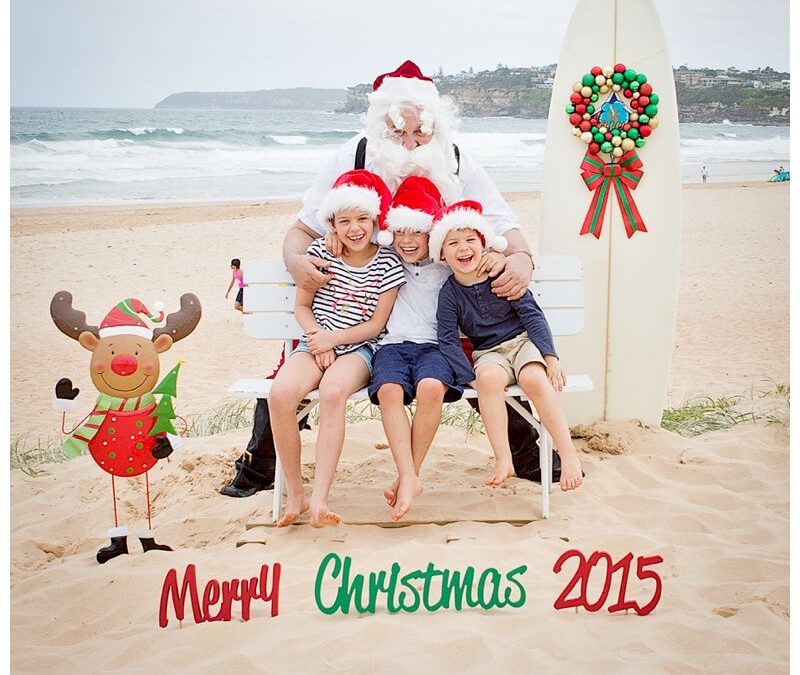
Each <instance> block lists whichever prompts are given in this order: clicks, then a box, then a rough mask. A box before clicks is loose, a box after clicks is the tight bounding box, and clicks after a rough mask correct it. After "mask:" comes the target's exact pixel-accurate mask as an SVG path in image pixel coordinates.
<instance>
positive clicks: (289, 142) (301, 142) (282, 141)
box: [270, 134, 308, 145]
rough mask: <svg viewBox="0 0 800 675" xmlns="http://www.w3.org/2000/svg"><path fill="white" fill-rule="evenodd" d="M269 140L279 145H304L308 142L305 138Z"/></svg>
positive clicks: (293, 137) (283, 137)
mask: <svg viewBox="0 0 800 675" xmlns="http://www.w3.org/2000/svg"><path fill="white" fill-rule="evenodd" d="M270 138H271V139H272V140H273V141H275V142H276V143H278V144H279V145H305V144H306V143H307V142H308V137H307V136H273V135H272V134H270Z"/></svg>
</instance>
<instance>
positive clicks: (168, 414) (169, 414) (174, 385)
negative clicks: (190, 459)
mask: <svg viewBox="0 0 800 675" xmlns="http://www.w3.org/2000/svg"><path fill="white" fill-rule="evenodd" d="M182 365H183V359H178V363H177V364H176V365H175V367H174V368H173V369H172V370H170V371H169V372H168V373H167V374H166V375H165V376H164V379H163V380H161V382H160V383H159V385H158V386H157V387H156V388H155V389H153V393H154V394H161V399H160V400H159V402H158V405H157V406H156V409H155V410H154V411H153V412H152V413H150V417H155V418H156V423H155V425H153V428H152V429H151V430H150V434H149V435H150V436H157V435H158V434H160V433H162V432H167V433H168V434H172V435H173V436H177V435H178V432H177V431H175V427H174V426H173V424H172V420H174V419H175V417H176V415H175V408H173V407H172V399H173V398H175V397H176V396H177V395H178V371H179V370H180V369H181V366H182Z"/></svg>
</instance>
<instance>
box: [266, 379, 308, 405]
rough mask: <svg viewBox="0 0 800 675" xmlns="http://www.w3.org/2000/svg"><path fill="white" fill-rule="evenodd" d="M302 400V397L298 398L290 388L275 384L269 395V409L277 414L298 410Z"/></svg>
mask: <svg viewBox="0 0 800 675" xmlns="http://www.w3.org/2000/svg"><path fill="white" fill-rule="evenodd" d="M301 400H302V396H301V397H299V398H298V397H297V396H296V395H295V392H293V391H292V389H291V388H290V387H283V386H281V385H279V384H278V383H277V382H275V383H273V385H272V389H270V391H269V394H267V403H268V404H269V409H270V410H272V411H275V412H277V411H279V410H280V411H283V410H287V409H289V408H296V407H297V404H298V403H300V401H301Z"/></svg>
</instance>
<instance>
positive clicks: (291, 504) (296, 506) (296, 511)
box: [277, 493, 308, 527]
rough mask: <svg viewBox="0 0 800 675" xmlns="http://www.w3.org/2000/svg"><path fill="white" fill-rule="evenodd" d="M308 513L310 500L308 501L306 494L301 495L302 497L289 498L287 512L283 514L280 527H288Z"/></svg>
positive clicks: (287, 499) (279, 522) (279, 523)
mask: <svg viewBox="0 0 800 675" xmlns="http://www.w3.org/2000/svg"><path fill="white" fill-rule="evenodd" d="M306 511H308V500H307V499H306V497H305V495H304V494H302V493H301V494H300V496H299V497H298V496H294V497H292V496H289V497H287V498H286V511H285V512H284V514H283V517H282V518H281V519H280V520H279V521H278V524H277V526H278V527H286V526H287V525H291V524H292V523H293V522H294V521H295V520H297V519H298V518H299V517H300V515H301V514H303V513H305V512H306Z"/></svg>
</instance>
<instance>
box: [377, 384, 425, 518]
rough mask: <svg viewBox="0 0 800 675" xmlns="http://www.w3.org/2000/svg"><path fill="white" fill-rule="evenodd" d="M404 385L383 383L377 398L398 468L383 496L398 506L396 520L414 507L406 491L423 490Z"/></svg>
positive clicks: (384, 428)
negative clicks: (401, 495)
mask: <svg viewBox="0 0 800 675" xmlns="http://www.w3.org/2000/svg"><path fill="white" fill-rule="evenodd" d="M404 395H405V394H404V391H403V386H402V385H400V384H396V383H394V382H388V383H386V384H384V385H383V386H382V387H381V388H380V389H379V390H378V401H380V404H381V421H382V422H383V430H384V432H385V433H386V440H388V441H389V448H390V449H391V451H392V457H393V458H394V463H395V466H396V467H397V476H398V477H397V480H396V481H395V482H394V484H393V485H392V487H390V488H388V489H386V490H384V492H383V495H384V497H386V501H387V503H388V504H389V506H393V507H396V508H395V510H394V513H393V514H392V517H393V518H394V519H395V520H399V519H400V518H402V517H403V516H404V515H405V513H406V511H408V509H409V507H410V506H411V500H413V497H411V500H409V499H408V498H407V496H406V492H408V489H409V487H410V486H411V485H414V486H416V487H418V490H417V489H415V490H414V491H413V492H414V496H416V495H418V494H419V493H420V492H422V484H421V483H420V482H419V478H417V469H416V467H415V465H414V459H413V455H412V444H411V428H412V427H411V424H409V421H408V416H407V415H406V410H405V406H404V405H403V398H404ZM403 484H405V485H406V490H405V491H404V500H403V505H402V508H401V507H400V504H398V499H397V490H398V486H399V485H403Z"/></svg>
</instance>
